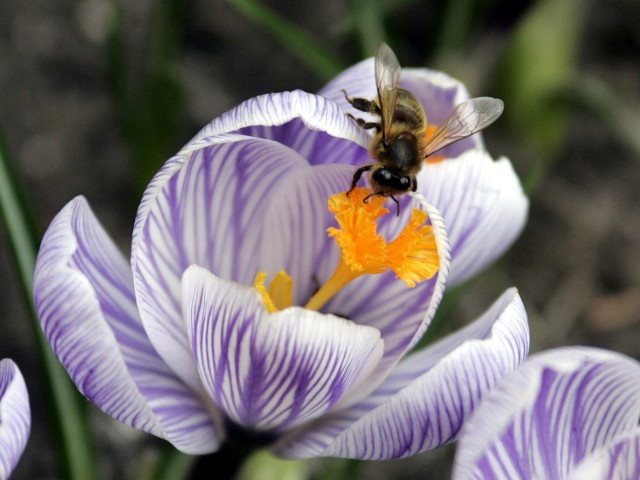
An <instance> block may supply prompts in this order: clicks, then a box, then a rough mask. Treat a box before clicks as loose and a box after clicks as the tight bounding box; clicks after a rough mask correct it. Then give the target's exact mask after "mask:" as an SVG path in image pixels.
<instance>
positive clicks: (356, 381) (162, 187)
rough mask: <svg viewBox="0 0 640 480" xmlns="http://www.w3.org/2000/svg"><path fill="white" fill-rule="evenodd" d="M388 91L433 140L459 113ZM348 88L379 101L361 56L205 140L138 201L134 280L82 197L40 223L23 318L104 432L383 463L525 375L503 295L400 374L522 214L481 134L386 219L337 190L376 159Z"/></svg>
mask: <svg viewBox="0 0 640 480" xmlns="http://www.w3.org/2000/svg"><path fill="white" fill-rule="evenodd" d="M402 84H406V85H405V86H406V87H408V88H411V89H412V91H413V92H414V93H415V94H416V95H417V97H418V98H419V99H421V101H423V102H424V106H425V109H426V111H427V114H428V115H429V118H430V122H432V123H437V122H438V121H440V120H442V119H443V118H444V115H445V114H446V113H447V112H449V111H450V110H451V109H452V108H453V106H454V105H455V104H457V103H459V102H460V101H462V100H463V99H465V98H467V93H466V91H465V90H464V88H463V87H462V86H461V85H460V84H459V83H458V82H456V81H455V80H453V79H451V78H449V77H447V76H445V75H443V74H440V73H435V72H430V71H426V70H415V71H412V70H409V71H407V72H405V73H403V77H402V81H401V85H402ZM341 88H346V89H347V90H348V91H349V93H350V94H352V95H368V96H373V95H374V92H375V85H374V83H373V60H372V59H370V60H367V61H365V62H363V63H361V64H358V65H356V66H355V67H353V68H352V69H350V70H347V71H346V72H345V73H343V74H342V75H341V76H340V77H338V78H337V79H336V80H335V81H333V82H332V83H330V84H329V85H328V86H327V87H326V88H325V89H323V91H322V92H321V93H320V95H312V94H309V93H305V92H301V91H295V92H285V93H276V94H269V95H264V96H260V97H256V98H252V99H250V100H248V101H246V102H244V103H242V104H241V105H239V106H238V107H236V108H234V109H233V110H231V111H229V112H227V113H225V114H223V115H222V116H220V117H219V118H217V119H215V120H214V121H213V122H211V123H210V124H209V125H208V126H206V127H205V128H204V129H203V130H202V131H201V132H200V133H198V134H197V135H196V136H195V138H193V139H192V140H191V141H190V142H189V143H188V144H187V145H186V146H185V147H184V148H183V149H182V150H181V151H180V152H178V154H177V155H176V156H174V157H172V158H171V159H169V160H168V161H167V162H166V163H165V165H164V166H163V168H162V169H161V170H160V172H158V174H157V175H156V176H155V177H154V179H153V180H152V182H151V183H150V185H149V186H148V188H147V190H146V191H145V194H144V197H143V199H142V202H141V204H140V207H139V209H138V213H137V218H136V221H135V226H134V232H133V242H132V252H131V262H130V264H129V263H127V262H126V260H125V259H124V257H123V256H122V255H121V254H120V253H119V252H118V250H117V249H116V247H115V246H114V244H113V243H112V241H111V240H110V239H109V237H108V235H107V234H106V233H105V231H104V230H103V229H102V227H101V226H100V225H99V223H98V221H97V220H96V218H95V217H94V215H93V214H92V212H91V210H90V208H89V206H88V204H87V202H86V200H85V199H84V198H82V197H78V198H76V199H74V200H72V201H71V202H70V203H69V204H68V205H67V206H66V207H65V208H64V209H63V210H62V211H61V212H60V213H59V214H58V215H57V217H56V218H55V219H54V220H53V222H52V224H51V226H50V227H49V229H48V231H47V233H46V235H45V237H44V239H43V242H42V246H41V249H40V252H39V255H38V260H37V267H36V272H35V298H36V306H37V310H38V312H39V315H40V318H41V323H42V326H43V329H44V332H45V334H46V336H47V337H48V339H49V341H50V343H51V345H52V346H53V348H54V350H55V352H56V354H57V355H58V357H59V358H60V360H61V362H62V363H63V364H64V366H65V367H66V369H67V371H68V372H69V374H70V375H71V377H72V378H73V380H74V382H75V383H76V385H77V386H78V388H79V389H80V390H81V392H82V393H83V394H84V395H86V396H87V397H88V398H89V399H90V400H91V401H92V402H94V403H95V404H96V405H98V407H100V408H101V409H102V410H103V411H105V412H106V413H107V414H109V415H111V416H113V417H115V418H117V419H118V420H120V421H121V422H124V423H126V424H129V425H131V426H133V427H135V428H138V429H141V430H144V431H146V432H150V433H152V434H154V435H157V436H159V437H162V438H165V439H167V440H168V441H169V442H171V443H172V444H173V445H174V446H175V447H176V448H178V449H180V450H181V451H183V452H187V453H192V454H203V453H208V452H213V451H215V450H217V449H218V448H219V445H220V443H221V442H223V441H225V440H228V439H231V440H234V441H247V442H249V441H250V442H253V443H257V444H261V445H270V446H271V448H272V449H273V451H274V452H275V453H277V454H279V455H282V456H286V457H292V458H303V457H311V456H318V455H332V456H339V457H354V458H368V459H382V458H397V457H402V456H407V455H411V454H413V453H416V452H419V451H422V450H425V449H428V448H435V447H437V446H439V445H442V444H444V443H446V442H449V441H451V440H452V439H453V438H454V437H455V435H456V433H457V431H458V429H459V428H460V425H461V423H462V421H463V420H464V418H465V417H466V416H467V415H468V414H469V413H470V411H471V410H472V409H473V407H474V405H475V404H476V402H477V401H478V399H479V398H480V397H481V396H482V395H483V392H484V391H486V390H487V389H488V388H490V387H491V386H493V384H494V383H495V382H496V381H497V379H498V378H500V377H502V376H503V375H505V374H506V373H508V372H509V371H511V370H512V369H513V368H515V366H516V365H518V364H519V363H520V362H521V361H522V360H523V358H524V357H525V355H526V352H527V350H528V328H527V322H526V315H525V313H524V309H523V308H522V304H521V302H520V299H519V297H518V295H517V293H516V292H515V290H513V289H512V290H508V291H507V292H506V293H505V294H504V295H503V296H502V297H500V299H499V300H497V302H496V303H495V304H494V306H493V307H491V308H490V309H489V310H488V311H487V313H485V314H484V315H483V316H481V317H480V318H479V319H478V320H477V321H476V322H474V323H473V324H471V325H470V326H468V327H467V328H465V329H463V330H462V331H460V332H458V333H457V334H456V335H454V336H453V337H451V338H449V339H446V340H444V341H443V342H442V343H439V344H437V345H435V346H433V347H431V348H429V349H427V350H425V351H423V352H420V353H417V354H415V355H412V356H407V353H408V352H409V351H410V350H411V349H412V347H413V346H414V345H415V344H416V342H417V341H418V340H419V339H420V337H421V336H422V334H423V333H424V331H425V329H426V328H427V326H428V325H429V322H430V321H431V319H432V318H433V315H434V313H435V311H436V308H437V306H438V303H439V301H440V299H441V297H442V294H443V290H444V287H445V283H446V282H447V278H448V279H449V280H448V282H449V284H456V283H459V282H461V281H464V280H465V279H467V278H469V277H470V276H471V275H473V274H474V273H476V272H477V271H479V270H480V269H481V268H483V267H484V266H486V265H487V264H488V263H490V262H491V261H493V260H494V259H495V258H496V257H497V256H498V255H500V254H501V253H502V252H503V251H504V250H505V248H506V247H507V246H508V245H509V244H510V243H511V242H512V241H513V239H514V238H515V237H516V236H517V235H518V233H519V232H520V230H521V228H522V226H523V223H524V220H525V217H526V210H527V200H526V197H525V196H524V195H523V193H522V189H521V187H520V183H519V181H518V179H517V177H516V176H515V174H514V172H513V170H512V168H511V165H510V163H509V162H508V160H506V159H501V160H499V161H497V162H494V161H493V160H492V159H491V158H490V157H489V155H488V154H487V153H486V151H485V150H484V148H483V145H482V140H481V138H480V137H479V136H477V135H476V136H474V137H472V138H469V139H466V140H464V141H463V142H460V143H458V144H456V145H453V146H450V147H448V148H447V149H446V150H444V151H443V152H442V154H443V155H445V156H446V157H447V158H451V160H446V161H442V162H438V163H433V164H429V165H427V166H425V167H424V169H423V171H422V173H421V174H420V175H419V177H418V183H419V192H418V193H419V194H418V195H415V196H414V197H413V198H412V197H410V196H408V195H407V196H404V198H402V199H401V202H400V203H401V209H400V211H401V213H400V215H399V216H398V217H396V215H395V214H393V213H392V214H388V213H387V209H386V208H385V207H384V202H385V199H384V198H380V197H374V198H371V200H370V201H369V202H366V203H365V202H363V201H362V199H363V198H364V196H366V194H367V193H366V190H360V188H358V189H356V190H354V191H353V192H351V194H350V195H345V193H344V192H345V191H346V190H347V189H348V188H349V186H350V183H351V178H352V175H353V173H354V171H355V170H356V168H357V167H358V166H361V165H363V164H365V162H370V161H371V160H370V159H369V158H368V157H367V155H368V154H367V147H368V144H369V141H370V137H369V134H368V133H367V132H365V131H364V130H362V129H361V128H360V127H358V125H357V124H356V123H355V122H354V121H353V120H352V119H351V118H349V117H348V116H347V115H346V114H345V112H346V111H347V109H348V108H349V105H348V104H347V103H346V101H345V100H344V95H343V94H342V93H341V92H340V89H341ZM445 224H446V226H447V227H446V229H445ZM447 232H448V233H447Z"/></svg>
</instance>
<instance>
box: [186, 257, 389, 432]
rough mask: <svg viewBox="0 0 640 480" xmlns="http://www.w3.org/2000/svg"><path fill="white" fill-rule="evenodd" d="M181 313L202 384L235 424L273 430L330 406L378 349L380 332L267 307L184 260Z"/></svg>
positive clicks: (249, 291)
mask: <svg viewBox="0 0 640 480" xmlns="http://www.w3.org/2000/svg"><path fill="white" fill-rule="evenodd" d="M183 296H184V308H185V319H186V321H187V322H188V326H189V338H190V341H191V344H192V348H193V354H194V357H195V360H196V363H197V366H198V372H199V373H200V377H201V378H202V382H203V384H204V387H205V389H206V391H207V392H208V393H209V395H211V397H212V398H213V400H214V401H215V403H216V404H217V405H218V406H220V408H222V410H223V411H224V412H225V413H226V415H227V416H228V417H229V418H230V419H231V420H232V421H233V422H234V423H236V424H238V425H242V426H244V427H248V428H251V429H255V430H259V431H272V432H277V431H281V430H284V429H287V428H291V427H293V426H295V425H297V424H300V423H302V422H305V421H309V420H312V419H314V418H317V417H319V416H320V415H322V414H324V413H325V412H327V411H328V410H329V409H331V408H332V407H333V406H334V405H335V404H336V403H337V402H338V401H339V400H340V399H341V398H342V397H343V396H344V395H345V393H346V392H348V391H349V390H350V389H352V388H353V387H354V386H356V385H358V384H359V383H360V382H362V381H363V380H364V379H365V378H366V377H367V376H368V375H369V373H370V372H371V370H373V368H375V366H376V364H377V363H378V362H379V360H380V358H381V356H382V348H383V342H382V340H381V338H380V333H379V332H378V331H377V330H376V329H374V328H371V327H366V326H360V325H356V324H354V323H353V322H349V321H348V320H344V319H341V318H338V317H334V316H331V315H322V314H320V313H317V312H313V311H310V310H304V309H301V308H297V307H293V308H287V309H285V310H282V311H279V312H275V313H273V314H268V313H267V311H266V309H265V307H264V305H263V303H262V299H261V298H260V297H259V295H258V293H257V291H256V290H255V289H253V288H251V287H244V286H241V285H237V284H234V283H233V282H229V281H226V280H222V279H219V278H217V277H216V276H214V275H213V274H211V273H209V272H208V271H207V270H205V269H203V268H201V267H196V266H191V267H189V268H188V269H187V271H186V272H185V274H184V277H183Z"/></svg>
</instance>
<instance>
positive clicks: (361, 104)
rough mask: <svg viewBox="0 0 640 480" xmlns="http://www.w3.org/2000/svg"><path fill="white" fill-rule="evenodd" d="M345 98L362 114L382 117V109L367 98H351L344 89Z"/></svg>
mask: <svg viewBox="0 0 640 480" xmlns="http://www.w3.org/2000/svg"><path fill="white" fill-rule="evenodd" d="M342 93H344V98H345V99H346V100H347V102H349V103H350V104H351V106H352V107H353V108H356V109H358V110H360V111H361V112H367V113H372V114H374V115H380V107H379V106H378V104H377V103H376V102H375V101H373V100H367V99H366V98H351V97H350V96H349V95H347V91H346V90H345V89H342Z"/></svg>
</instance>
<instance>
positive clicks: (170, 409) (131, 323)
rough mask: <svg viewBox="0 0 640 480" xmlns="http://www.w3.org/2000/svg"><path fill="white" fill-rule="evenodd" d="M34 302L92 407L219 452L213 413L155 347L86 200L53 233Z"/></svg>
mask: <svg viewBox="0 0 640 480" xmlns="http://www.w3.org/2000/svg"><path fill="white" fill-rule="evenodd" d="M34 295H35V303H36V309H37V311H38V314H39V316H40V321H41V324H42V328H43V330H44V333H45V335H46V337H47V338H48V340H49V342H50V343H51V345H52V347H53V349H54V351H55V353H56V355H57V356H58V358H59V359H60V361H61V362H62V364H63V365H64V366H65V368H66V369H67V371H68V372H69V375H70V376H71V378H72V379H73V381H74V382H75V384H76V386H77V387H78V389H79V390H80V391H81V392H82V393H83V394H84V395H85V396H86V397H87V398H88V399H89V400H91V401H92V402H93V403H95V404H96V405H97V406H98V407H100V409H102V410H103V411H104V412H106V413H107V414H109V415H111V416H113V417H115V418H117V419H118V420H120V421H121V422H123V423H126V424H128V425H131V426H133V427H134V428H138V429H140V430H143V431H146V432H149V433H153V434H154V435H157V436H159V437H162V438H166V439H167V440H169V441H170V442H172V443H173V444H174V445H175V446H176V447H177V448H179V449H180V450H182V451H185V452H189V453H206V452H211V451H213V450H215V449H216V448H217V445H218V440H217V438H216V434H215V430H214V425H213V423H212V421H211V419H210V417H209V415H208V413H207V410H206V409H205V407H204V406H203V405H202V404H201V402H200V400H199V399H198V398H197V396H196V395H195V394H194V393H193V392H192V391H191V390H190V389H189V388H188V387H186V386H185V385H184V384H183V383H182V382H181V381H180V380H179V379H178V378H177V377H176V376H175V375H174V373H173V372H171V370H169V368H168V367H167V366H166V364H165V363H164V362H163V361H162V360H161V359H160V357H158V355H157V353H156V352H155V350H154V349H153V347H152V346H151V344H150V343H149V339H148V338H147V336H146V334H145V331H144V329H143V328H142V325H141V323H140V319H139V317H138V312H137V309H136V302H135V298H134V295H133V284H132V278H131V270H130V268H129V266H128V264H127V262H126V261H125V259H124V258H123V257H122V255H121V254H120V253H119V252H118V250H117V248H116V247H115V245H114V244H113V242H112V241H111V239H110V238H109V237H108V235H107V234H106V233H105V231H104V230H103V229H102V227H101V226H100V225H99V223H98V222H97V220H96V219H95V217H94V216H93V213H92V212H91V210H90V209H89V206H88V205H87V203H86V201H85V200H84V198H82V197H78V198H76V199H75V200H73V201H71V202H70V203H69V204H68V205H67V206H66V207H65V208H64V209H63V210H62V211H61V212H60V213H59V214H58V215H57V216H56V218H55V219H54V220H53V222H52V223H51V225H50V226H49V229H48V230H47V232H46V234H45V236H44V239H43V241H42V245H41V248H40V252H39V254H38V259H37V262H36V271H35V278H34Z"/></svg>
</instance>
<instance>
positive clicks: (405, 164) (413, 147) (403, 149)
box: [376, 133, 421, 171]
mask: <svg viewBox="0 0 640 480" xmlns="http://www.w3.org/2000/svg"><path fill="white" fill-rule="evenodd" d="M376 157H377V158H378V159H379V160H380V162H381V163H382V164H384V165H389V166H393V167H395V168H397V169H399V170H409V171H411V170H413V169H415V168H416V166H419V165H420V161H421V157H420V155H419V148H418V142H417V139H416V137H415V136H414V135H413V134H411V133H401V134H400V135H398V136H397V137H395V138H389V139H385V140H384V141H383V142H380V144H379V146H378V151H377V155H376ZM416 164H417V165H416Z"/></svg>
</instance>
